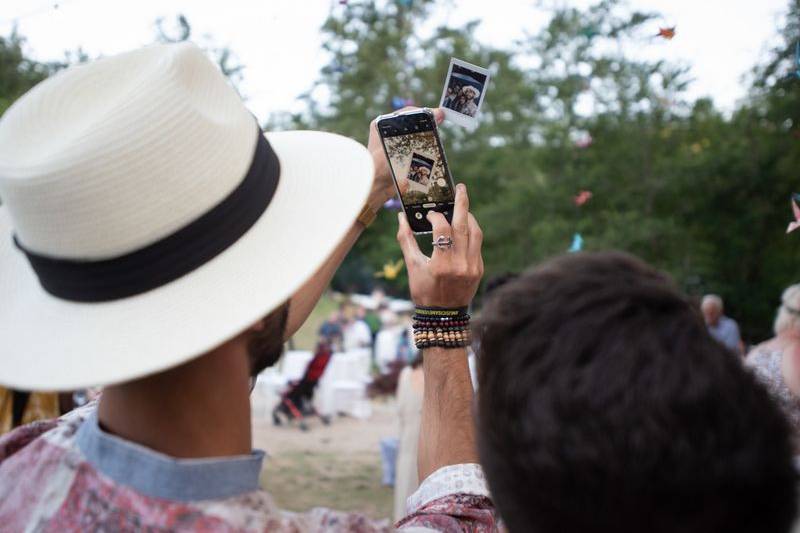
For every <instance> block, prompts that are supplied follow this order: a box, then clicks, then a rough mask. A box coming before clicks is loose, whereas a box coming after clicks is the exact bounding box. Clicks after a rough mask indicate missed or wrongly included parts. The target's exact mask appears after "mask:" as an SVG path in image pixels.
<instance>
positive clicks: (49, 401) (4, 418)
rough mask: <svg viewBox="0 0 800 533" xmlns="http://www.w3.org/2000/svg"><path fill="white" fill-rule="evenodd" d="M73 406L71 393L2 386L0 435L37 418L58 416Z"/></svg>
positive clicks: (47, 418) (0, 389)
mask: <svg viewBox="0 0 800 533" xmlns="http://www.w3.org/2000/svg"><path fill="white" fill-rule="evenodd" d="M72 408H73V401H72V394H71V393H58V392H27V391H19V390H13V389H7V388H5V387H0V435H2V434H3V433H7V432H9V431H11V430H12V429H14V428H16V427H18V426H23V425H25V424H30V423H31V422H36V421H37V420H50V419H51V418H58V417H59V416H61V415H63V414H65V413H68V412H69V411H71V410H72Z"/></svg>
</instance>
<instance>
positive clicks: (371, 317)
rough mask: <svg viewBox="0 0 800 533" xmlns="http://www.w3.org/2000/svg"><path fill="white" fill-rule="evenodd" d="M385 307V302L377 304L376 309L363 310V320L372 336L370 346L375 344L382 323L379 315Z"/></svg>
mask: <svg viewBox="0 0 800 533" xmlns="http://www.w3.org/2000/svg"><path fill="white" fill-rule="evenodd" d="M386 307H387V305H386V303H385V302H381V303H380V304H378V309H377V310H375V309H369V310H366V309H365V310H364V316H363V320H364V322H366V324H367V326H369V332H370V334H371V335H372V344H373V345H374V344H375V336H376V335H377V334H378V332H379V331H380V330H381V327H383V321H382V320H381V313H382V311H383V309H385V308H386Z"/></svg>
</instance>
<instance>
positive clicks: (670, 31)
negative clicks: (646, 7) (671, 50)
mask: <svg viewBox="0 0 800 533" xmlns="http://www.w3.org/2000/svg"><path fill="white" fill-rule="evenodd" d="M656 37H663V38H664V39H666V40H668V41H671V40H672V38H673V37H675V26H673V27H671V28H659V29H658V35H656Z"/></svg>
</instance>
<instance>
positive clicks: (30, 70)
mask: <svg viewBox="0 0 800 533" xmlns="http://www.w3.org/2000/svg"><path fill="white" fill-rule="evenodd" d="M24 43H25V40H24V39H23V38H22V37H20V36H19V35H18V34H17V32H16V30H14V31H13V32H12V33H11V35H9V36H8V37H0V115H2V114H3V113H5V110H6V109H8V107H9V106H11V104H12V103H13V102H14V100H16V99H17V98H19V97H20V96H22V95H23V94H25V92H26V91H27V90H28V89H30V88H31V87H33V86H34V85H36V84H37V83H39V82H40V81H42V80H43V79H45V78H47V76H49V75H50V73H51V72H52V71H53V70H55V69H56V68H57V66H56V65H51V64H45V63H40V62H38V61H33V60H31V59H29V58H26V57H25V55H24V54H23V52H22V46H23V44H24Z"/></svg>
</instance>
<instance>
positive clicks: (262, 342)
mask: <svg viewBox="0 0 800 533" xmlns="http://www.w3.org/2000/svg"><path fill="white" fill-rule="evenodd" d="M288 316H289V302H285V303H283V304H282V305H281V306H280V307H278V308H277V309H275V310H274V311H272V312H271V313H270V314H269V315H267V316H266V317H265V318H264V319H263V323H264V324H263V328H262V329H261V330H260V331H255V332H252V333H251V337H250V341H249V343H248V346H247V356H248V358H249V359H250V376H251V377H256V376H257V375H259V374H260V373H261V372H262V371H263V370H264V369H265V368H267V367H270V366H272V365H274V364H275V363H277V362H278V359H280V357H281V355H282V354H283V336H284V334H285V333H286V319H287V317H288Z"/></svg>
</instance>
